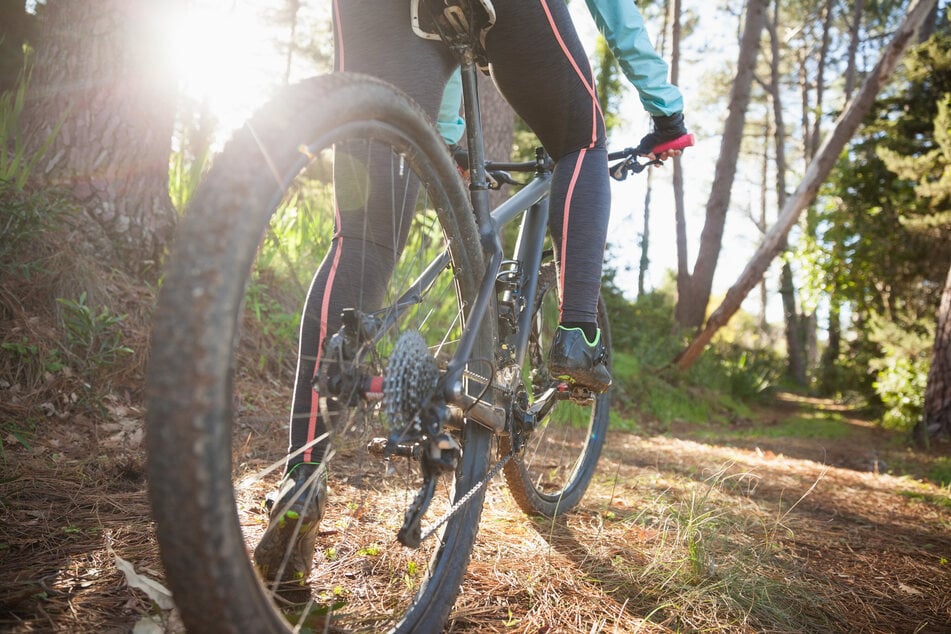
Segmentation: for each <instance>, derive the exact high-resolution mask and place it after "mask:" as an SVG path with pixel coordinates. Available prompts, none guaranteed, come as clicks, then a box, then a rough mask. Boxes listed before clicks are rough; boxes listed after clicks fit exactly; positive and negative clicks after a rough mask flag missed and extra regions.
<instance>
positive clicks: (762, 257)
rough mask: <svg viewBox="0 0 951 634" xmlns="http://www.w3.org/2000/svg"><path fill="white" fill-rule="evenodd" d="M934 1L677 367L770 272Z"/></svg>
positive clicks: (913, 16) (885, 62)
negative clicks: (764, 274) (792, 229)
mask: <svg viewBox="0 0 951 634" xmlns="http://www.w3.org/2000/svg"><path fill="white" fill-rule="evenodd" d="M936 1H937V0H915V1H914V2H913V3H912V5H911V6H910V7H909V8H908V11H907V13H906V14H905V18H904V20H903V21H902V23H901V25H900V26H899V27H898V29H897V30H896V31H895V35H894V37H893V38H892V41H891V43H889V45H888V48H886V49H885V51H884V52H883V53H882V57H881V59H880V60H879V61H878V64H876V65H875V68H874V69H872V72H871V73H870V74H869V76H868V77H867V78H866V80H865V82H864V83H863V84H862V88H861V90H859V92H858V94H857V95H856V96H855V99H853V100H852V101H851V102H850V103H849V105H848V107H847V108H846V109H845V111H844V112H843V113H842V114H841V115H840V116H839V119H838V120H837V121H836V125H835V127H834V128H833V129H832V131H831V132H830V133H829V135H828V136H827V137H826V140H825V141H824V142H823V144H822V146H821V147H820V148H819V152H818V153H817V154H816V157H815V158H814V159H813V161H812V162H811V163H810V164H809V168H808V169H807V170H806V174H805V176H804V177H803V180H802V182H801V183H800V184H799V187H798V188H797V189H796V191H795V192H794V193H793V195H792V196H791V197H790V198H789V200H788V201H786V204H785V205H784V206H783V208H782V211H781V212H780V214H779V218H778V219H777V221H776V224H775V225H773V227H772V228H771V229H770V230H769V232H768V233H767V234H766V238H765V239H764V241H763V244H762V245H761V246H760V248H759V249H758V250H757V251H756V253H755V254H754V256H753V259H752V260H750V262H749V264H747V266H746V268H745V269H744V270H743V272H742V273H741V274H740V277H739V278H738V279H737V281H736V283H735V284H734V285H733V286H732V287H730V289H729V290H728V291H727V294H726V297H725V298H724V299H723V302H722V303H721V304H720V306H718V307H717V309H716V310H714V311H713V313H712V314H711V315H710V318H709V319H708V320H707V323H706V325H705V326H704V328H703V330H702V331H701V332H700V333H699V334H698V335H697V337H696V338H695V339H694V340H693V341H692V342H690V344H689V345H688V346H687V347H686V348H685V349H684V350H683V351H682V352H681V353H680V354H679V355H678V356H677V358H676V360H675V363H676V365H677V367H678V368H680V369H687V368H689V367H690V366H691V365H693V363H694V361H696V360H697V358H698V357H699V356H700V353H701V352H702V351H703V349H704V348H705V347H706V345H707V344H708V343H709V342H710V340H711V339H713V335H714V334H716V332H717V331H718V330H719V329H720V328H722V327H723V325H724V324H726V323H727V322H728V321H729V320H730V317H732V316H733V314H734V313H736V311H737V310H738V309H739V307H740V304H742V303H743V300H744V299H745V298H746V296H747V295H748V294H749V292H750V290H751V289H753V288H754V287H755V286H756V284H757V283H758V282H759V280H760V279H762V276H763V273H764V272H765V271H766V269H767V268H769V264H770V262H772V260H773V258H774V257H776V255H777V254H778V253H779V252H780V251H782V249H783V245H784V244H785V242H786V236H787V235H788V233H789V230H790V229H791V228H792V226H793V225H794V224H795V223H796V221H797V220H798V219H799V215H800V214H801V213H802V211H803V209H805V208H806V206H807V205H809V204H811V203H812V201H813V200H814V199H815V196H816V193H817V192H818V191H819V187H820V186H821V185H822V182H823V181H824V180H825V178H826V176H828V174H829V172H830V171H831V170H832V167H833V166H834V165H835V161H836V159H837V158H838V157H839V154H840V153H841V152H842V149H843V148H844V147H845V144H846V143H847V142H848V140H849V139H850V138H851V137H852V135H853V134H855V131H856V129H858V127H859V124H861V122H862V119H863V118H864V117H865V115H866V114H868V112H869V111H870V110H871V108H872V105H873V104H874V103H875V96H876V95H877V94H878V92H879V90H881V88H882V86H883V85H885V83H886V82H887V81H888V79H889V77H890V76H891V74H892V72H893V71H894V70H895V66H896V65H897V64H898V62H899V61H900V60H901V58H902V54H903V53H904V51H905V48H906V46H907V45H908V43H909V41H910V40H911V39H912V37H913V35H914V34H915V32H916V30H917V28H918V26H919V25H920V24H921V22H922V20H924V19H925V17H926V16H927V15H928V14H929V13H930V11H931V9H932V7H933V6H934V4H935V2H936Z"/></svg>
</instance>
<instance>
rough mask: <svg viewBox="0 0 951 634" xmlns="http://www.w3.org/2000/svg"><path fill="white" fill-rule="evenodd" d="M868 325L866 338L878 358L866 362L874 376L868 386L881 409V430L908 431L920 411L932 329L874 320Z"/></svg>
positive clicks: (920, 323) (924, 325) (923, 395)
mask: <svg viewBox="0 0 951 634" xmlns="http://www.w3.org/2000/svg"><path fill="white" fill-rule="evenodd" d="M872 322H873V324H872V328H871V330H870V332H869V338H870V339H871V340H872V341H874V342H875V343H877V344H878V345H879V347H880V348H881V351H882V354H881V356H880V357H879V358H875V359H872V360H871V361H870V362H869V369H870V370H872V371H873V372H874V373H875V381H874V382H873V384H872V386H873V387H874V388H875V393H876V394H877V395H878V397H879V398H880V399H881V401H882V403H883V405H884V408H885V411H884V413H883V415H882V421H881V422H882V426H883V427H886V428H888V429H897V430H901V431H911V430H912V429H913V428H914V427H915V425H917V423H918V421H920V420H921V416H922V413H923V411H924V403H925V386H926V385H927V382H928V368H929V365H930V361H931V349H932V347H933V345H934V330H933V325H926V324H924V323H923V322H921V321H918V322H916V323H915V324H914V325H911V326H909V325H904V324H901V323H897V322H894V321H886V320H885V319H882V318H878V317H876V318H874V319H873V320H872Z"/></svg>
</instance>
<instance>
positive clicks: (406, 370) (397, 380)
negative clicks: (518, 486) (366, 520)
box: [384, 331, 515, 542]
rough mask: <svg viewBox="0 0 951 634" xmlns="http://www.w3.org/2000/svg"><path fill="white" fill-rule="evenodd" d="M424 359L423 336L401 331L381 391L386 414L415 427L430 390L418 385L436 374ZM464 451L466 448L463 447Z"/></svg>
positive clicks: (467, 496) (512, 455) (484, 482)
mask: <svg viewBox="0 0 951 634" xmlns="http://www.w3.org/2000/svg"><path fill="white" fill-rule="evenodd" d="M423 359H429V360H432V357H431V356H430V355H429V350H428V348H427V346H426V342H425V340H424V339H423V338H422V336H421V335H420V334H419V333H418V332H415V331H407V332H404V333H403V335H401V336H400V338H399V339H398V340H397V343H396V345H394V347H393V353H392V354H391V355H390V359H389V364H388V367H387V372H386V383H385V386H384V393H385V394H386V395H387V396H386V397H385V398H384V408H385V411H386V415H387V418H388V419H389V420H390V421H391V422H392V421H394V420H396V419H397V418H404V419H405V418H406V417H407V414H409V415H410V416H412V417H413V419H414V420H412V422H413V423H414V426H415V427H417V431H418V426H419V410H420V408H421V407H422V405H424V402H425V401H427V400H428V398H427V395H430V394H431V390H426V389H420V388H423V387H427V388H432V387H434V385H435V376H434V375H433V372H436V373H437V375H438V369H437V368H436V366H435V363H432V365H430V364H429V363H427V362H425V361H423ZM463 376H465V377H467V378H470V379H473V380H476V381H479V382H480V383H481V384H482V385H485V386H487V388H486V389H487V390H488V389H493V390H495V391H498V392H502V391H504V388H503V387H501V386H498V385H496V383H495V381H491V380H490V379H488V378H487V377H484V376H481V375H480V374H477V373H476V372H473V371H471V370H464V371H463ZM483 395H484V394H483ZM407 422H409V421H407ZM463 451H465V450H464V449H463ZM512 458H515V450H514V449H513V450H511V451H509V453H508V454H506V455H505V456H503V457H502V459H501V460H499V462H497V463H496V464H495V466H493V467H492V469H491V470H490V471H489V473H487V474H486V476H485V477H484V478H482V480H480V481H479V482H478V483H476V485H475V486H473V487H472V488H471V489H469V491H467V492H466V494H465V495H463V496H462V497H461V498H459V500H457V501H456V502H455V503H454V504H453V505H452V507H450V509H449V510H448V511H447V512H446V513H445V514H444V515H443V516H442V517H440V518H439V519H438V520H436V522H435V523H434V524H433V525H432V526H430V527H429V529H427V530H426V532H425V533H423V534H422V536H421V537H420V542H423V541H425V540H427V539H429V538H430V537H432V536H433V535H434V534H435V533H436V532H437V531H438V530H439V529H440V528H441V527H442V526H443V525H444V524H445V523H446V522H448V521H449V520H450V519H451V518H452V516H453V515H455V514H456V513H458V512H459V510H460V509H461V508H462V507H463V506H465V505H466V504H467V503H468V502H469V500H471V499H472V497H473V496H474V495H475V494H476V493H478V492H479V491H480V490H482V489H484V488H485V487H486V486H488V484H489V482H491V481H492V479H493V478H494V477H495V476H497V475H498V474H499V473H500V472H501V471H502V469H503V468H504V467H505V465H506V464H507V463H508V461H509V460H511V459H512Z"/></svg>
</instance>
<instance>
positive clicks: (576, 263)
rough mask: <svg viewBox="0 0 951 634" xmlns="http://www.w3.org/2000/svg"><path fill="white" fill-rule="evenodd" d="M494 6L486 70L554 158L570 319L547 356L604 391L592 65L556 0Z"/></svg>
mask: <svg viewBox="0 0 951 634" xmlns="http://www.w3.org/2000/svg"><path fill="white" fill-rule="evenodd" d="M495 7H496V11H497V21H496V24H495V26H494V27H493V29H492V30H491V31H490V32H489V34H488V36H487V39H486V49H487V53H488V55H489V59H490V62H491V63H492V73H493V77H494V78H495V81H496V83H497V84H498V86H499V88H500V90H501V91H502V94H503V95H505V97H506V99H507V100H508V101H509V103H511V104H512V106H513V107H514V108H515V110H516V112H518V114H519V115H520V116H521V117H522V118H523V119H525V121H526V122H527V123H528V125H529V126H530V127H531V128H532V130H534V131H535V133H536V134H537V135H538V137H539V139H540V140H541V142H542V144H543V145H544V146H545V148H546V149H547V150H548V152H549V154H551V156H552V158H554V159H555V161H556V167H555V172H554V174H553V177H552V193H551V216H550V229H551V234H552V239H553V241H554V244H555V251H556V258H557V259H558V262H559V268H560V277H559V291H560V294H561V295H560V307H561V316H560V321H561V323H562V325H563V326H566V327H568V328H567V329H559V332H558V335H557V337H556V341H555V345H554V346H553V348H554V349H556V351H557V354H555V353H553V357H552V362H553V366H554V365H558V366H559V367H560V368H561V369H562V370H564V371H565V373H566V374H567V375H568V376H569V377H570V378H572V379H575V380H576V381H577V382H578V383H581V384H584V385H586V386H587V387H591V388H592V389H595V390H597V391H602V390H604V389H607V387H608V386H609V385H610V382H611V379H610V373H609V372H608V371H607V368H606V367H605V365H604V363H603V357H604V349H603V346H602V345H601V344H600V341H599V338H598V335H597V325H596V323H597V306H598V294H599V291H600V285H601V265H602V259H603V257H604V244H605V239H606V235H607V224H608V218H609V216H610V186H609V180H608V173H607V150H606V146H605V129H604V118H603V116H602V113H601V109H600V106H599V104H598V100H597V93H596V92H595V87H594V78H593V75H592V72H591V67H590V65H589V63H588V61H587V57H586V55H585V52H584V48H583V47H582V45H581V42H580V40H579V39H578V36H577V33H576V32H575V30H574V25H573V24H572V22H571V17H570V15H569V13H568V9H567V8H566V6H565V4H564V3H563V2H560V1H557V0H531V1H526V0H496V1H495ZM592 342H593V343H592ZM576 357H577V358H576ZM556 361H557V363H556Z"/></svg>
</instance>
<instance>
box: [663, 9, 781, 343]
mask: <svg viewBox="0 0 951 634" xmlns="http://www.w3.org/2000/svg"><path fill="white" fill-rule="evenodd" d="M767 6H768V0H749V3H748V4H747V7H746V23H745V26H744V28H743V36H742V38H741V42H740V52H739V57H738V60H737V68H736V78H735V79H734V81H733V87H732V89H731V92H730V104H729V114H728V115H727V118H726V123H725V125H724V129H723V138H722V140H721V142H720V155H719V157H718V158H717V164H716V168H715V170H714V177H713V188H712V189H711V191H710V197H709V199H708V200H707V212H706V219H705V221H704V225H703V231H702V232H701V234H700V246H699V250H698V253H697V261H696V263H695V265H694V270H693V273H692V274H691V275H689V276H678V282H677V307H676V315H675V316H676V319H677V322H678V323H679V324H680V325H681V326H682V327H684V328H686V329H697V328H699V327H700V326H702V325H703V319H704V316H705V314H706V310H707V303H708V302H709V301H710V291H711V289H712V288H713V274H714V272H715V271H716V266H717V259H718V258H719V256H720V248H721V244H722V241H723V227H724V225H725V224H726V212H727V209H728V208H729V206H730V193H731V190H732V189H733V180H734V178H735V176H736V162H737V159H738V157H739V154H740V146H741V145H742V140H743V126H744V124H745V122H746V109H747V106H748V105H749V102H750V92H751V90H750V89H751V86H752V83H753V73H754V69H755V66H756V58H757V55H758V54H759V43H760V34H761V33H762V31H763V27H764V26H765V24H766V13H767Z"/></svg>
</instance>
